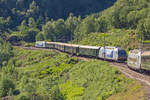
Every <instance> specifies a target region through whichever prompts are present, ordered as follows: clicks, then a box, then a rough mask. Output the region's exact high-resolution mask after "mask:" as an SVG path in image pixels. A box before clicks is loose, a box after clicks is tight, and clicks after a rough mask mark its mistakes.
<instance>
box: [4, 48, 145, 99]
mask: <svg viewBox="0 0 150 100" xmlns="http://www.w3.org/2000/svg"><path fill="white" fill-rule="evenodd" d="M14 52H15V56H14V57H13V58H12V59H11V60H10V61H9V64H8V65H6V66H3V70H2V72H3V73H5V74H7V76H8V77H9V78H10V79H11V80H13V82H14V83H15V90H17V91H20V94H19V95H17V96H15V100H22V99H21V98H22V97H25V98H27V99H25V100H28V99H29V98H30V97H32V96H33V94H36V96H37V97H38V98H41V100H56V99H57V100H106V99H108V100H127V99H128V100H138V99H139V100H141V98H139V97H141V96H143V92H142V91H141V87H140V85H139V84H138V83H136V82H135V81H133V80H131V79H127V78H125V77H124V76H123V75H122V74H121V73H120V71H119V70H118V69H116V68H115V67H112V66H110V65H109V64H108V63H107V62H103V61H99V60H89V61H81V60H78V59H77V58H72V57H68V55H67V54H64V53H60V54H57V53H55V52H53V51H43V50H38V51H37V50H23V49H16V48H15V50H14ZM12 66H13V67H12ZM10 69H11V70H10ZM12 70H13V71H12Z"/></svg>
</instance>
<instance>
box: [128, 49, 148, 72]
mask: <svg viewBox="0 0 150 100" xmlns="http://www.w3.org/2000/svg"><path fill="white" fill-rule="evenodd" d="M127 63H128V66H129V67H130V68H132V69H136V70H147V71H150V51H141V50H131V51H130V52H129V55H128V62H127Z"/></svg>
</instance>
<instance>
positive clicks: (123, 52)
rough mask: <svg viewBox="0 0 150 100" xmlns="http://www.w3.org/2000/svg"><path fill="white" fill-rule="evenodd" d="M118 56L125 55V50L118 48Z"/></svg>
mask: <svg viewBox="0 0 150 100" xmlns="http://www.w3.org/2000/svg"><path fill="white" fill-rule="evenodd" d="M118 56H119V57H126V56H127V54H126V52H125V50H119V51H118Z"/></svg>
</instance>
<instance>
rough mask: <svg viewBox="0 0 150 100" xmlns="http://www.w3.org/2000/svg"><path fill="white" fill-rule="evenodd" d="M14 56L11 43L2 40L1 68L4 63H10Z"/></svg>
mask: <svg viewBox="0 0 150 100" xmlns="http://www.w3.org/2000/svg"><path fill="white" fill-rule="evenodd" d="M12 56H13V48H12V46H11V44H10V43H7V42H5V41H3V40H2V39H1V38H0V66H1V65H2V63H3V62H4V61H6V62H7V61H8V60H9V59H10V58H11V57H12Z"/></svg>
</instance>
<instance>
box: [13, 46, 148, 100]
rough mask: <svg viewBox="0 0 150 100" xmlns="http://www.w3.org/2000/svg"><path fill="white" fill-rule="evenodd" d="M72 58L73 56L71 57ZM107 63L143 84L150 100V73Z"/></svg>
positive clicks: (85, 58) (33, 48) (124, 64)
mask: <svg viewBox="0 0 150 100" xmlns="http://www.w3.org/2000/svg"><path fill="white" fill-rule="evenodd" d="M15 47H17V48H23V49H26V50H50V49H45V48H36V47H23V46H15ZM54 51H55V52H58V53H60V52H61V51H58V50H54ZM70 56H72V55H70ZM73 57H77V58H78V59H81V60H84V61H88V60H91V59H93V58H87V57H79V56H73ZM107 62H108V63H109V64H110V65H112V66H114V67H117V68H118V69H119V70H120V71H121V72H122V74H124V75H125V76H126V77H128V78H131V79H134V80H136V81H138V82H139V83H140V84H141V86H142V89H143V90H144V91H145V99H146V100H150V73H147V72H143V73H140V72H138V71H134V70H132V69H130V68H128V66H127V64H126V63H117V62H109V61H107Z"/></svg>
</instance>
